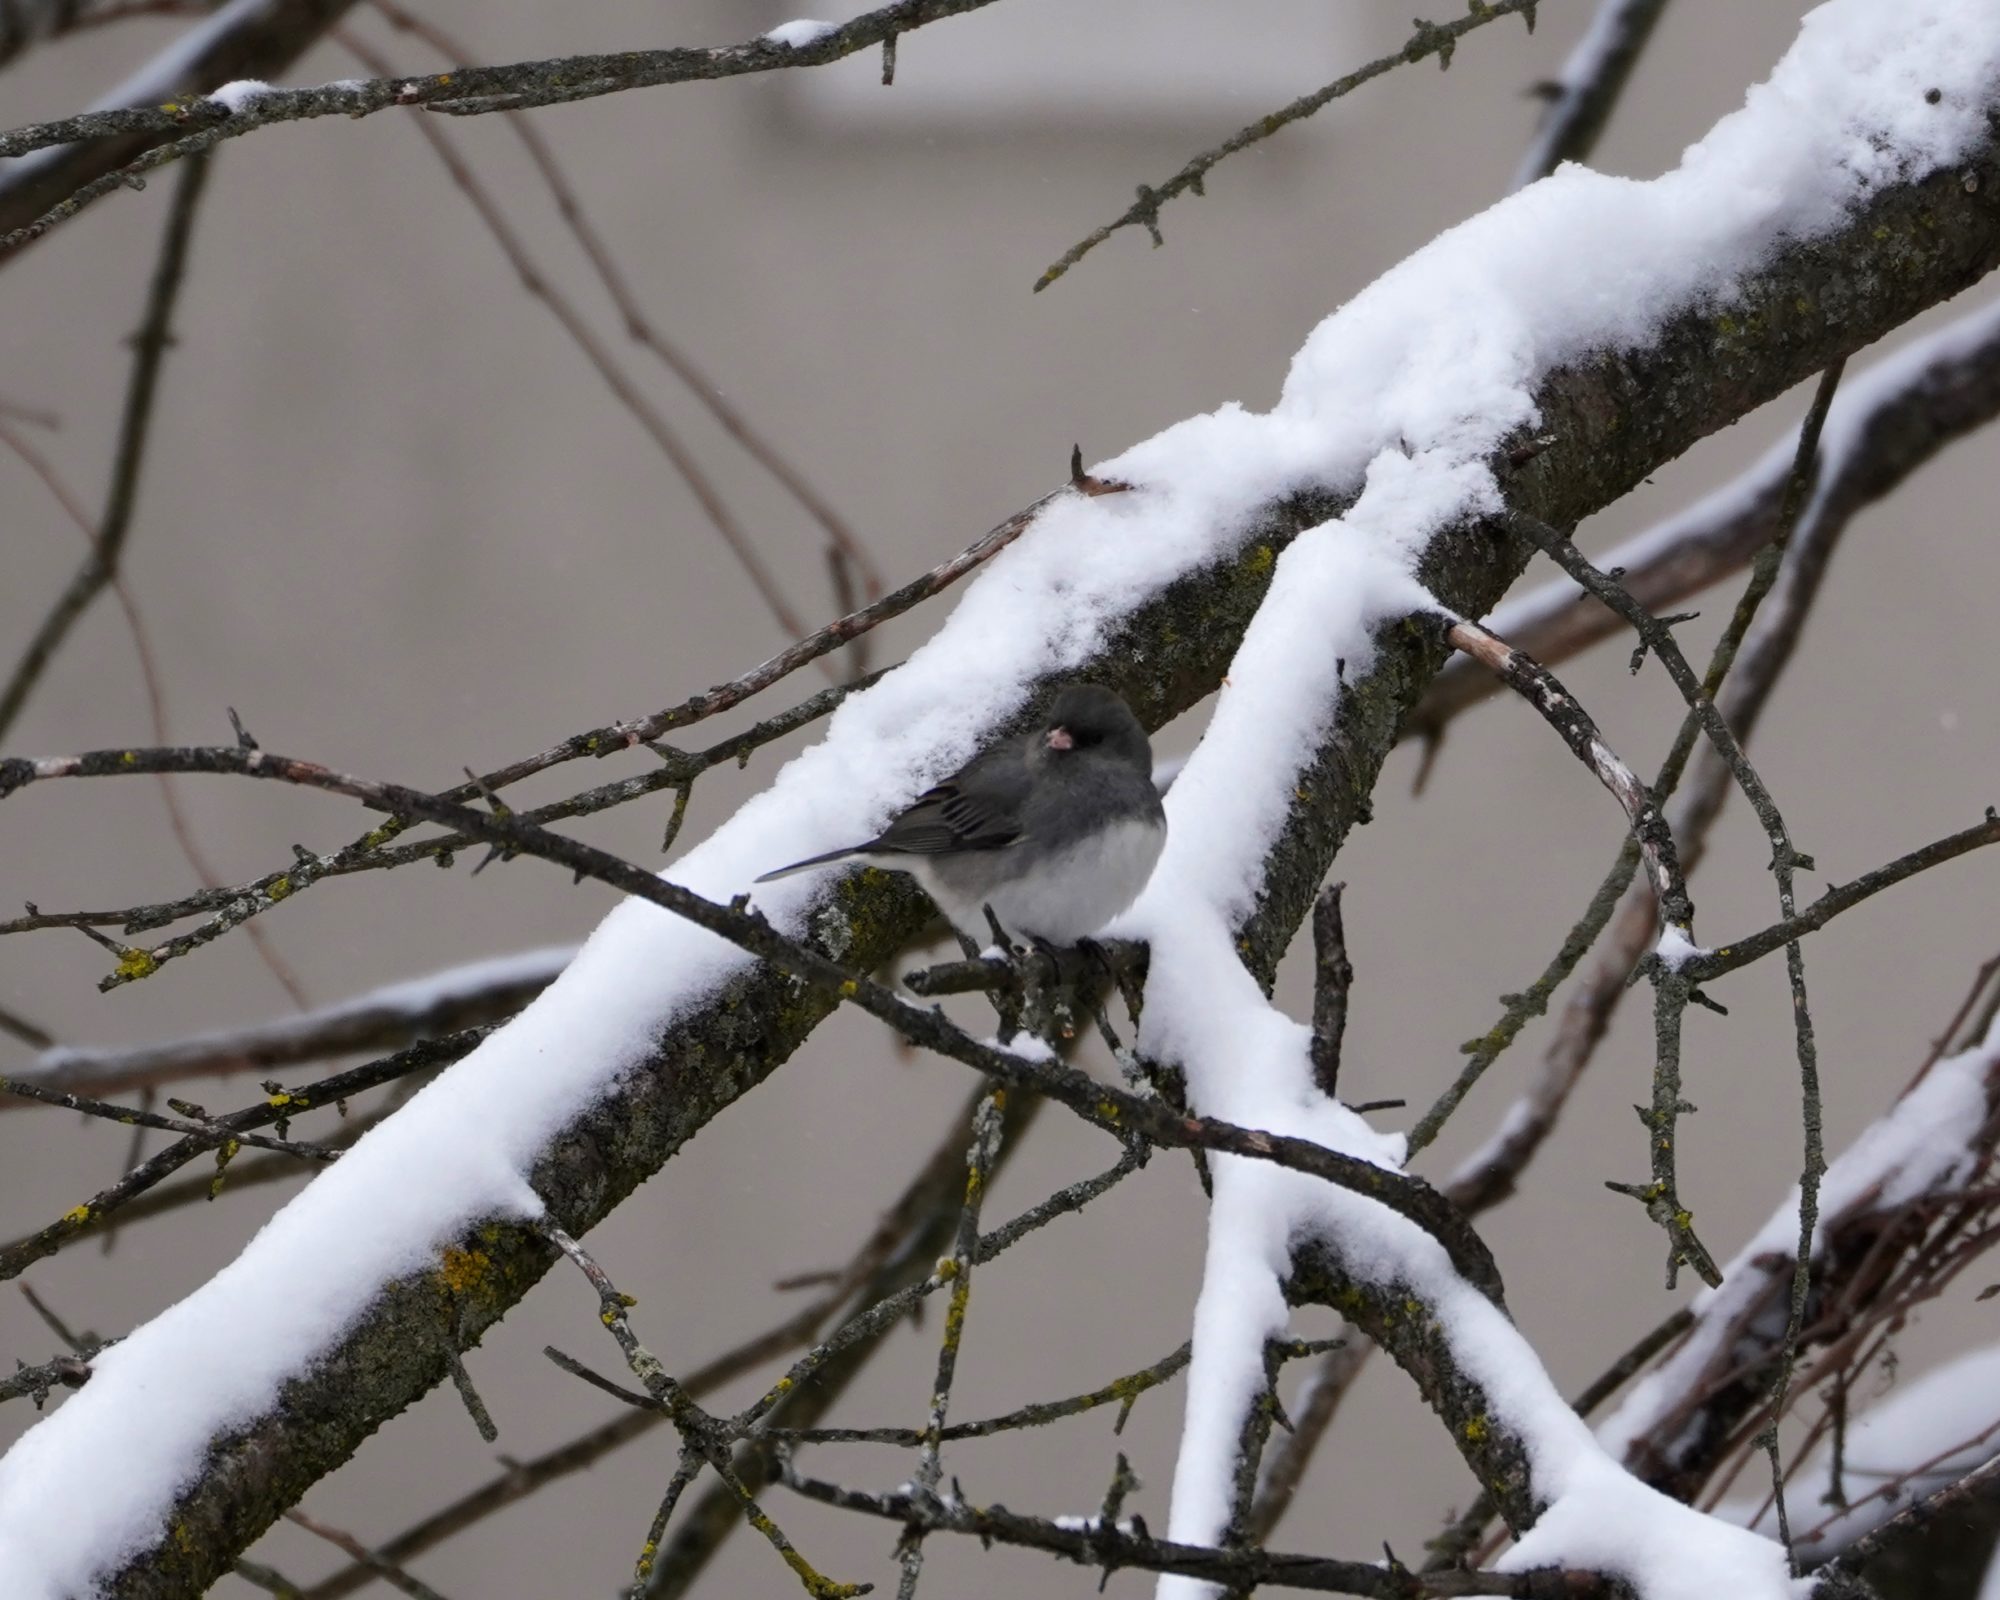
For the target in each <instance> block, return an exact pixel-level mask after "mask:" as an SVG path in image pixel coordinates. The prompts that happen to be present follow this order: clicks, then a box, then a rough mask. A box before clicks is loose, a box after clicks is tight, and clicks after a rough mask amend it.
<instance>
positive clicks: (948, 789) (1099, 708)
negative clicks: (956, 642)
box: [757, 683, 1167, 944]
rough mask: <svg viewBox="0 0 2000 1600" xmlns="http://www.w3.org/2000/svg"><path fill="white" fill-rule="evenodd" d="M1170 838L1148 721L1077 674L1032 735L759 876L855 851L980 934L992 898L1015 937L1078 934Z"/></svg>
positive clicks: (1117, 901) (1134, 882)
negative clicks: (847, 835) (879, 820)
mask: <svg viewBox="0 0 2000 1600" xmlns="http://www.w3.org/2000/svg"><path fill="white" fill-rule="evenodd" d="M1166 841H1167V816H1166V812H1165V811H1164V810H1163V809H1162V808H1161V806H1160V796H1159V792H1158V791H1157V790H1156V789H1155V788H1154V787H1153V749H1152V746H1151V745H1150V744H1149V743H1148V742H1147V739H1146V730H1145V729H1144V728H1142V727H1140V726H1139V719H1138V718H1137V717H1135V716H1133V715H1132V710H1131V708H1130V707H1129V706H1127V705H1126V704H1125V702H1124V701H1123V700H1121V699H1119V698H1118V696H1117V695H1116V694H1114V693H1112V691H1111V690H1109V689H1106V688H1102V687H1100V686H1099V685H1097V684H1094V683H1082V684H1074V685H1072V686H1071V687H1069V688H1067V689H1064V690H1063V691H1062V693H1060V694H1059V695H1057V696H1056V701H1055V704H1054V705H1053V706H1051V707H1050V708H1049V713H1048V715H1047V716H1046V717H1045V718H1044V719H1043V720H1042V722H1041V723H1040V725H1039V726H1037V727H1036V728H1034V729H1033V730H1032V731H1031V732H1029V733H1026V734H1022V735H1019V736H1017V737H1015V738H1012V739H1009V740H1007V741H1006V742H1005V743H1003V744H999V745H996V746H994V748H993V749H991V750H988V751H986V752H985V753H984V754H983V755H980V756H978V757H975V758H974V759H973V760H972V761H971V762H969V763H968V764H967V765H966V766H965V767H964V768H962V769H961V770H960V771H959V772H958V773H957V774H956V775H955V776H953V777H950V778H947V779H946V780H945V781H944V782H943V783H941V784H939V785H938V786H937V787H936V788H934V789H929V790H926V791H925V792H924V793H923V794H921V795H919V796H918V797H917V798H916V800H915V801H914V802H912V803H911V805H910V806H909V808H908V809H907V810H905V811H904V812H903V813H902V814H901V815H899V816H898V817H897V818H896V819H895V820H894V821H893V822H891V823H890V824H889V826H888V827H886V828H884V829H883V830H882V832H881V833H880V834H879V835H877V836H876V837H875V838H873V839H870V840H869V841H868V842H867V843H866V844H857V845H850V846H849V847H848V848H847V849H845V850H829V851H828V852H827V853H826V854H825V855H820V856H813V857H812V858H811V859H810V860H806V861H798V862H794V863H793V864H792V865H791V866H789V867H781V868H780V869H779V870H778V871H776V872H767V873H765V874H764V875H763V876H762V877H761V878H759V879H758V880H757V881H758V882H759V883H769V882H770V881H771V880H772V879H774V878H784V877H789V876H790V875H791V874H792V873H794V872H804V871H806V870H807V869H808V868H811V867H819V866H825V865H826V864H827V863H829V862H833V861H863V862H866V863H868V864H869V865H870V866H876V867H886V868H889V869H890V870H892V871H895V872H907V873H909V874H910V875H911V876H912V877H914V878H915V879H916V880H917V882H918V883H920V884H921V885H922V886H923V888H924V890H925V892H926V893H928V894H929V895H930V897H931V898H932V899H933V900H935V901H936V902H937V905H938V909H939V910H940V911H942V912H943V913H944V914H945V916H946V917H948V918H949V919H950V920H951V922H952V923H953V924H954V925H955V926H956V927H958V928H959V929H960V930H961V931H963V932H964V933H966V934H969V935H970V936H971V937H973V938H975V939H978V940H981V941H982V942H983V941H984V940H985V939H986V938H987V937H988V936H989V929H988V926H987V922H986V908H987V907H988V906H991V907H992V908H993V915H994V916H995V917H996V918H998V919H999V922H1000V926H1001V927H1003V928H1005V929H1006V930H1007V931H1008V932H1009V933H1011V934H1016V935H1019V936H1021V937H1024V938H1028V939H1038V940H1045V941H1047V942H1048V943H1050V944H1074V943H1076V941H1077V940H1079V939H1084V938H1087V937H1089V936H1090V935H1091V934H1093V933H1095V932H1097V930H1098V929H1100V928H1102V927H1103V926H1104V925H1105V923H1107V922H1109V921H1110V920H1111V919H1112V918H1113V917H1115V916H1117V915H1118V913H1119V912H1121V911H1123V910H1124V909H1125V908H1126V907H1127V906H1129V905H1130V904H1131V903H1132V902H1133V901H1134V900H1136V899H1137V898H1138V897H1139V891H1140V890H1141V889H1143V888H1144V887H1145V886H1146V880H1147V879H1148V878H1149V877H1151V876H1152V872H1153V864H1154V863H1155V862H1156V861H1158V860H1159V859H1160V850H1161V848H1162V847H1163V846H1164V845H1165V844H1166Z"/></svg>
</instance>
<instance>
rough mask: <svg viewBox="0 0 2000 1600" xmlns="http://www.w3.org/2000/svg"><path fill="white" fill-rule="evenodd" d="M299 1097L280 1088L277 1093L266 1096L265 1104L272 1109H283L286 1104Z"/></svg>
mask: <svg viewBox="0 0 2000 1600" xmlns="http://www.w3.org/2000/svg"><path fill="white" fill-rule="evenodd" d="M298 1098H299V1097H298V1096H297V1095H295V1094H287V1093H286V1092H285V1091H283V1090H280V1091H279V1092H278V1093H276V1094H267V1095H266V1096H264V1104H265V1105H267V1106H269V1107H271V1109H272V1110H274V1111H276V1110H280V1109H282V1108H283V1107H285V1106H288V1105H290V1104H291V1103H292V1102H293V1101H294V1100H296V1099H298Z"/></svg>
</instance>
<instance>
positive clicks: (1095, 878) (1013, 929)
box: [885, 820, 1167, 944]
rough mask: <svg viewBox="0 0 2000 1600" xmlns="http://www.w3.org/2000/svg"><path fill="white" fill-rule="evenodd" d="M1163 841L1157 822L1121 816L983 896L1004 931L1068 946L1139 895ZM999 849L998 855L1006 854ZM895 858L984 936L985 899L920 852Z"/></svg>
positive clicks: (957, 920) (961, 923) (963, 924)
mask: <svg viewBox="0 0 2000 1600" xmlns="http://www.w3.org/2000/svg"><path fill="white" fill-rule="evenodd" d="M1166 842H1167V830H1166V828H1165V826H1164V825H1162V824H1161V823H1159V822H1156V821H1152V820H1148V821H1143V822H1140V821H1134V822H1121V823H1119V824H1117V825H1116V826H1114V827H1112V828H1109V829H1107V830H1106V831H1105V832H1104V833H1102V834H1100V835H1098V836H1097V837H1096V838H1095V839H1093V840H1091V841H1090V842H1089V843H1088V844H1087V845H1080V846H1077V847H1075V848H1073V849H1070V850H1065V851H1061V852H1058V853H1057V854H1055V855H1051V856H1049V857H1048V858H1047V859H1046V860H1044V861H1042V862H1040V863H1039V864H1038V865H1037V866H1036V867H1035V868H1034V869H1033V870H1031V871H1029V872H1026V873H1024V874H1022V875H1021V876H1019V877H1017V878H1011V879H1009V880H1008V881H1007V882H1006V883H1004V884H1002V885H1001V886H999V887H998V888H996V889H994V890H993V891H992V893H991V895H990V896H989V897H988V900H989V901H990V903H991V905H992V907H993V914H994V915H995V916H996V917H998V918H999V919H1000V925H1001V926H1002V927H1003V928H1005V929H1006V930H1007V931H1008V932H1009V933H1011V934H1015V935H1018V936H1020V937H1023V938H1033V939H1046V940H1048V941H1049V943H1051V944H1075V943H1076V942H1077V940H1079V939H1086V938H1088V937H1089V936H1090V935H1091V934H1093V933H1096V932H1097V931H1098V929H1100V928H1102V927H1103V926H1104V925H1105V923H1107V922H1109V921H1110V920H1111V919H1112V918H1113V917H1115V916H1117V915H1118V913H1119V912H1121V911H1123V910H1124V909H1125V908H1126V907H1127V906H1129V905H1131V903H1132V902H1133V901H1134V900H1136V899H1138V898H1139V891H1140V890H1141V889H1143V888H1145V887H1146V880H1147V879H1148V878H1150V877H1151V876H1152V875H1153V867H1154V865H1155V863H1157V862H1158V861H1159V859H1160V851H1161V850H1162V849H1163V848H1164V847H1165V845H1166ZM1000 854H1001V857H1002V859H1003V860H1004V858H1005V854H1006V853H1005V852H1004V851H1003V852H1001V853H1000ZM903 862H907V863H909V864H910V865H911V866H912V867H914V868H915V869H916V876H917V881H918V882H920V883H921V884H923V886H924V888H925V890H926V891H927V892H928V893H929V894H930V897H931V898H932V899H933V900H935V901H936V902H937V903H938V909H939V910H940V911H942V912H943V913H944V914H945V915H946V916H947V917H948V918H950V919H951V921H952V923H953V924H954V925H955V926H956V927H958V928H960V929H961V930H963V931H964V932H965V933H966V934H968V935H970V936H971V937H972V938H974V939H977V940H978V941H979V942H980V943H981V944H984V943H986V942H987V941H988V940H989V939H990V938H991V937H992V935H991V930H990V929H988V927H987V925H986V911H985V903H986V902H982V901H981V900H980V899H978V898H977V897H976V896H975V895H973V894H972V893H970V892H969V890H970V886H969V885H965V884H959V883H954V882H953V881H952V880H953V879H954V878H955V877H957V876H958V875H957V874H955V873H953V872H952V871H951V869H950V867H949V866H944V867H943V870H942V871H941V870H939V868H940V866H942V865H943V864H942V863H932V862H927V861H923V860H922V858H921V857H907V856H906V857H904V858H903ZM885 864H887V863H885ZM897 864H898V865H902V864H903V863H902V862H899V863H897ZM981 876H982V877H983V876H984V873H983V872H982V874H981Z"/></svg>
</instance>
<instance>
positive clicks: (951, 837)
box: [756, 739, 1030, 883]
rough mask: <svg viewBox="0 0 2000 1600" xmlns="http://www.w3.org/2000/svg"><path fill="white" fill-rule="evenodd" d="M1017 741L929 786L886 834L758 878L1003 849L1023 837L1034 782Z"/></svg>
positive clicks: (807, 859) (769, 878)
mask: <svg viewBox="0 0 2000 1600" xmlns="http://www.w3.org/2000/svg"><path fill="white" fill-rule="evenodd" d="M1022 755H1023V750H1022V746H1021V743H1020V741H1019V740H1017V739H1013V740H1009V741H1008V742H1007V743H1006V744H1003V745H999V746H997V747H996V748H994V749H993V750H990V751H988V752H987V753H986V754H985V755H983V756H980V757H979V758H978V759H977V760H975V761H973V762H972V764H971V765H970V766H968V767H966V769H965V770H964V771H963V772H961V773H959V774H958V775H957V776H956V777H952V778H947V779H945V781H944V782H943V783H941V784H939V785H938V786H937V787H936V788H934V789H926V790H925V791H924V792H923V793H922V794H920V795H918V796H917V798H916V799H915V800H913V801H911V802H910V804H909V806H908V807H907V808H906V809H905V810H904V811H903V812H902V813H901V814H900V815H899V816H897V818H896V819H895V820H894V821H893V822H891V823H890V824H889V826H888V827H886V828H884V829H883V830H882V832H881V833H880V834H879V835H877V836H876V837H875V838H873V839H871V840H869V841H868V843H866V844H857V845H850V846H848V847H847V848H846V849H844V850H829V851H827V853H826V854H825V855H819V856H809V857H807V858H806V859H805V860H804V861H794V862H793V863H792V864H791V865H790V866H789V867H780V868H778V870H777V871H775V872H767V873H765V874H764V875H763V876H762V877H760V878H758V879H757V880H756V881H757V882H759V883H770V882H772V881H773V880H774V879H777V878H789V877H790V876H791V875H792V874H793V873H795V872H805V871H807V870H808V869H810V868H812V867H823V866H825V865H827V864H828V863H829V862H833V861H844V860H847V859H848V858H849V857H852V856H870V855H876V854H883V855H911V856H934V855H949V854H951V853H953V852H955V851H959V850H1004V849H1006V847H1007V846H1008V845H1010V844H1015V843H1017V842H1018V841H1019V840H1020V837H1021V810H1022V805H1023V803H1024V802H1025V801H1026V799H1027V797H1028V791H1029V788H1030V783H1029V779H1028V768H1027V763H1026V762H1025V761H1023V760H1022Z"/></svg>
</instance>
